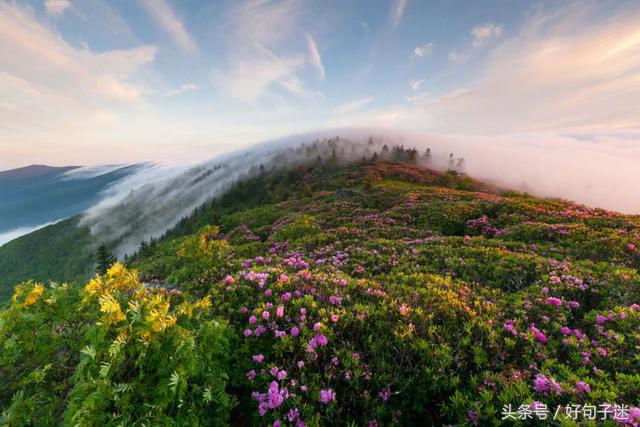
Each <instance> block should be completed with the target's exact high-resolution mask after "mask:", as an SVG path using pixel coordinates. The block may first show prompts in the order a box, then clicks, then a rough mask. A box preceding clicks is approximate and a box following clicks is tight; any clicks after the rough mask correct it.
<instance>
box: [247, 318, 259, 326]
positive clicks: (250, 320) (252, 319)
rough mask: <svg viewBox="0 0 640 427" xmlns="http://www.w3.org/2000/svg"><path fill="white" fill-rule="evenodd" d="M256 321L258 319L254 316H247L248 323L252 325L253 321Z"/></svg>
mask: <svg viewBox="0 0 640 427" xmlns="http://www.w3.org/2000/svg"><path fill="white" fill-rule="evenodd" d="M257 321H258V319H257V318H256V316H251V317H249V323H250V324H251V325H253V324H254V323H256V322H257Z"/></svg>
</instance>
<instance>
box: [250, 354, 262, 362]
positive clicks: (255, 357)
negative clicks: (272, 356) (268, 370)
mask: <svg viewBox="0 0 640 427" xmlns="http://www.w3.org/2000/svg"><path fill="white" fill-rule="evenodd" d="M263 360H264V355H262V354H256V355H254V356H253V361H254V362H258V363H261V362H262V361H263Z"/></svg>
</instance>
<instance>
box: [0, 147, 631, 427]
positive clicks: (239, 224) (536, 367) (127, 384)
mask: <svg viewBox="0 0 640 427" xmlns="http://www.w3.org/2000/svg"><path fill="white" fill-rule="evenodd" d="M639 246H640V218H638V217H637V216H625V215H620V214H617V213H613V212H607V211H603V210H599V209H590V208H587V207H585V206H580V205H575V204H573V203H570V202H566V201H561V200H548V199H545V200H543V199H537V198H535V197H532V196H529V195H526V194H520V193H511V192H501V191H499V190H497V189H494V188H491V187H489V186H486V185H484V184H481V183H478V182H475V181H473V180H471V179H469V178H468V177H465V176H462V175H459V174H457V173H442V172H436V171H431V170H428V169H424V168H421V167H419V166H417V165H416V164H415V163H413V162H409V163H400V162H386V161H383V162H375V161H369V160H367V161H364V162H359V163H357V164H352V165H347V166H340V165H338V164H335V163H331V162H325V163H321V164H316V165H307V166H298V167H294V168H290V169H287V170H274V171H271V172H264V173H262V174H258V175H255V176H253V177H251V178H248V179H247V180H244V181H242V182H241V183H239V184H238V185H236V186H234V187H233V188H232V189H231V190H230V191H229V192H227V193H226V194H225V195H224V196H222V197H221V198H218V199H216V200H214V201H212V202H210V203H208V204H207V205H205V206H203V207H201V208H200V209H198V210H197V211H196V212H195V213H194V214H193V215H192V216H190V217H189V218H185V219H184V220H182V221H180V222H179V223H178V225H177V226H176V227H175V228H174V229H173V230H172V231H171V232H170V233H168V234H167V235H166V237H165V238H163V239H161V240H160V241H158V242H153V243H152V244H151V245H144V246H143V247H142V248H141V251H140V253H139V254H138V256H136V257H135V259H133V260H132V261H131V262H130V263H129V265H128V267H129V269H136V270H138V271H139V274H136V273H134V272H132V271H131V270H129V269H128V268H126V267H124V266H123V265H121V264H117V265H115V266H114V267H112V269H111V270H110V271H109V272H108V273H107V274H106V275H105V276H102V277H98V278H95V279H93V280H91V281H90V282H89V283H88V284H87V285H86V286H85V287H84V288H83V287H80V286H68V287H55V288H49V287H44V286H41V285H38V284H34V283H27V284H23V285H21V286H20V287H19V288H18V290H17V292H16V294H15V298H14V301H13V303H12V305H11V307H10V308H8V309H7V310H5V311H4V312H2V313H1V314H0V346H2V347H3V348H4V349H5V351H4V352H3V353H2V355H0V375H1V376H2V377H3V378H5V381H3V382H2V384H0V408H4V409H5V410H6V411H5V412H4V417H5V421H7V422H9V423H10V424H12V423H13V424H21V423H24V422H25V420H28V421H29V422H32V423H36V424H37V423H38V421H44V420H47V421H48V422H52V420H55V422H57V423H60V422H64V423H67V424H70V423H74V424H101V425H103V424H109V423H125V424H127V423H130V424H133V423H139V424H145V423H146V424H184V425H186V424H189V425H193V424H204V425H222V424H232V425H273V424H275V425H279V424H284V423H289V424H295V423H298V425H300V424H299V423H300V422H303V423H304V424H305V425H345V424H349V423H354V424H356V425H367V424H368V425H389V424H400V425H412V424H413V425H415V424H419V425H425V424H427V425H443V424H455V425H462V424H475V425H494V424H508V423H509V422H508V421H501V418H502V416H503V415H502V411H503V408H504V407H505V405H511V406H512V408H513V410H514V411H517V408H519V407H520V406H521V405H524V406H523V407H524V408H527V407H529V406H530V405H534V406H535V408H533V407H532V408H533V409H536V412H535V414H537V415H533V416H538V415H539V414H543V413H544V409H545V408H548V409H547V410H549V411H551V415H550V416H552V415H553V413H554V411H555V408H556V407H557V406H558V405H563V406H564V405H568V404H581V405H582V404H593V405H600V404H601V403H603V402H608V403H610V404H612V405H614V406H615V405H618V406H621V405H628V407H630V409H629V410H628V411H627V417H628V420H629V423H632V422H633V419H635V422H639V421H640V410H638V409H637V407H638V406H640V393H639V390H640V388H639V385H640V375H639V374H638V372H640V359H638V356H637V355H638V350H639V349H640V332H639V331H640V305H638V304H640V275H639V274H638V268H640V251H639V250H638V247H639ZM34 349H38V351H35V350H34ZM542 404H544V405H547V406H545V407H542V406H540V405H542ZM146 408H151V409H146ZM560 414H561V416H562V414H564V409H562V408H561V410H560ZM622 421H623V420H619V422H622ZM566 422H570V421H566Z"/></svg>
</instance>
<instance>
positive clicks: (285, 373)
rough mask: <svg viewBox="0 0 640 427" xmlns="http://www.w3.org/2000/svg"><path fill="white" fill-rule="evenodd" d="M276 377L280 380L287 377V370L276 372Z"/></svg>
mask: <svg viewBox="0 0 640 427" xmlns="http://www.w3.org/2000/svg"><path fill="white" fill-rule="evenodd" d="M276 378H278V379H279V380H280V381H282V380H284V379H285V378H287V371H285V370H284V369H283V370H282V371H280V372H278V375H277V376H276Z"/></svg>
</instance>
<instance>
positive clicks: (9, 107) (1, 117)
mask: <svg viewBox="0 0 640 427" xmlns="http://www.w3.org/2000/svg"><path fill="white" fill-rule="evenodd" d="M155 54H156V48H155V47H154V46H144V45H143V46H138V47H134V48H131V49H123V50H109V51H103V52H94V51H92V50H90V49H89V48H88V47H87V46H82V47H76V46H72V45H70V44H69V43H67V42H66V41H65V40H64V39H63V38H62V37H61V36H60V35H59V34H58V33H56V32H55V31H54V30H52V29H51V28H50V27H49V26H45V25H42V24H41V23H40V22H38V21H37V20H36V18H35V16H34V12H33V10H32V9H31V8H26V7H24V8H23V7H21V6H19V5H17V4H15V3H5V2H1V3H0V93H2V98H1V100H0V152H2V153H3V154H5V153H8V154H7V158H8V159H12V158H22V157H28V156H36V153H37V154H38V155H40V156H41V157H40V158H44V159H46V158H51V157H52V156H55V155H57V154H56V153H60V152H61V151H63V150H64V148H65V147H66V146H67V144H71V141H76V142H78V141H81V140H82V141H84V143H83V144H80V146H81V147H82V146H86V144H87V141H89V140H91V139H90V138H88V136H87V135H88V133H91V132H98V131H99V130H101V129H102V130H104V128H105V127H108V126H110V125H111V124H112V123H113V120H114V117H115V115H117V114H120V113H122V112H124V111H125V109H128V108H134V106H136V105H140V104H141V101H142V100H143V98H144V95H145V94H146V93H148V92H149V91H150V89H149V88H148V87H147V86H146V85H145V84H144V83H143V82H142V79H141V78H140V77H141V73H142V72H143V70H144V67H145V66H146V65H147V64H150V63H151V62H153V60H154V58H155ZM25 147H28V149H27V148H25ZM1 157H4V156H1ZM2 160H5V159H2ZM14 161H15V160H14ZM27 161H28V159H27ZM0 163H2V161H0Z"/></svg>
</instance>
